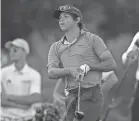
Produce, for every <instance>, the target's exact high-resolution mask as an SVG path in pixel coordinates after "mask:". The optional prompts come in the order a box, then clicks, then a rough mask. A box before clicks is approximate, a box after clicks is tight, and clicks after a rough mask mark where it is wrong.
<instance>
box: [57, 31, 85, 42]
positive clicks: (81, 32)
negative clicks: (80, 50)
mask: <svg viewBox="0 0 139 121" xmlns="http://www.w3.org/2000/svg"><path fill="white" fill-rule="evenodd" d="M85 32H86V30H84V29H81V31H80V36H81V35H83V34H84V33H85ZM66 40H67V39H66V35H64V36H63V37H62V38H61V40H60V41H61V42H62V43H63V44H65V43H64V42H65V41H66ZM76 40H77V39H76ZM76 40H75V41H74V42H76ZM74 42H73V43H74ZM66 44H70V43H69V42H67V41H66Z"/></svg>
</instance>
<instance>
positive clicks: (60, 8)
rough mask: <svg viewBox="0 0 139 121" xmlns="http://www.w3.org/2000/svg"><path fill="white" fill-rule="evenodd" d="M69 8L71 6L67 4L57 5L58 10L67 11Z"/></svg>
mask: <svg viewBox="0 0 139 121" xmlns="http://www.w3.org/2000/svg"><path fill="white" fill-rule="evenodd" d="M70 9H71V7H70V6H69V5H64V6H60V7H59V10H60V11H68V10H70Z"/></svg>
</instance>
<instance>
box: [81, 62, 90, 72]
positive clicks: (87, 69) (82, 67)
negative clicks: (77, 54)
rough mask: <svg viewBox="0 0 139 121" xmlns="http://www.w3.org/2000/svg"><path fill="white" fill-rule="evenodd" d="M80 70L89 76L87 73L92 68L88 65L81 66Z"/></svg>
mask: <svg viewBox="0 0 139 121" xmlns="http://www.w3.org/2000/svg"><path fill="white" fill-rule="evenodd" d="M80 69H81V70H82V71H83V72H84V74H87V72H88V71H90V67H89V66H88V65H87V64H83V65H81V66H80Z"/></svg>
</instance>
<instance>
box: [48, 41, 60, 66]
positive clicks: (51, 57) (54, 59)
mask: <svg viewBox="0 0 139 121" xmlns="http://www.w3.org/2000/svg"><path fill="white" fill-rule="evenodd" d="M56 46H57V43H53V44H52V46H51V47H50V50H49V53H48V64H47V67H48V68H50V67H52V66H53V65H54V66H57V67H58V66H59V64H60V60H59V57H58V52H57V49H56Z"/></svg>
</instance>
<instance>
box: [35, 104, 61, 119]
mask: <svg viewBox="0 0 139 121" xmlns="http://www.w3.org/2000/svg"><path fill="white" fill-rule="evenodd" d="M34 120H35V121H59V120H60V111H59V109H58V108H57V107H56V106H55V105H53V104H43V105H41V107H38V108H36V114H35V118H34Z"/></svg>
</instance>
